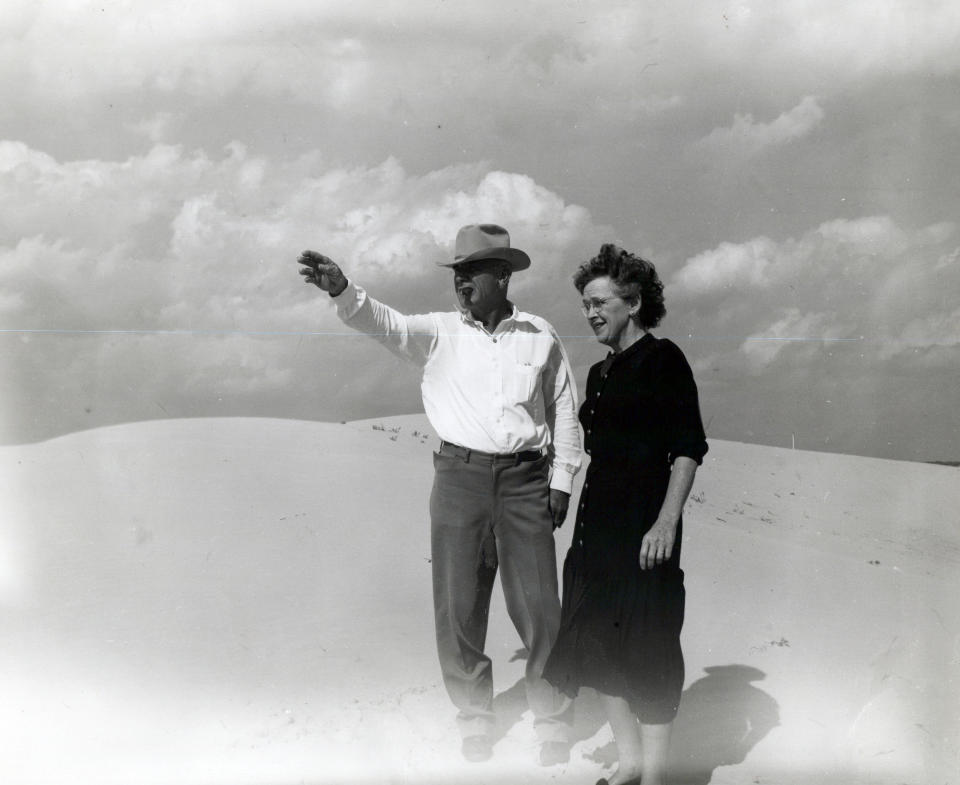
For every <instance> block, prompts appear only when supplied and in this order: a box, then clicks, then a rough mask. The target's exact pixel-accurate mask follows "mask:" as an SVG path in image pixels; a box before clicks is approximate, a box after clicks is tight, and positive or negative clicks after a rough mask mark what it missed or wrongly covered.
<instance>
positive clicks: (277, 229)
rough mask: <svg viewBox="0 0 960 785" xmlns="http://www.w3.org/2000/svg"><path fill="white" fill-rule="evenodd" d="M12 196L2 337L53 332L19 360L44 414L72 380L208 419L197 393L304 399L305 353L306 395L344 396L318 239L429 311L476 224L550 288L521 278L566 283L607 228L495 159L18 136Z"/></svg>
mask: <svg viewBox="0 0 960 785" xmlns="http://www.w3.org/2000/svg"><path fill="white" fill-rule="evenodd" d="M0 199H2V200H3V202H4V203H5V204H9V205H10V206H11V209H10V210H9V212H8V213H7V215H6V216H5V217H6V218H7V219H8V220H6V221H5V222H4V225H3V229H2V231H0V291H2V292H4V293H5V294H4V296H3V297H0V327H2V328H3V329H4V330H6V331H8V335H11V336H12V335H22V336H25V337H30V336H34V337H36V336H37V335H38V334H40V335H46V336H48V337H47V338H45V339H43V340H41V339H40V338H36V339H35V340H33V341H32V342H31V343H30V344H29V346H28V345H26V344H21V345H18V347H17V348H16V351H12V352H9V353H8V354H7V358H6V359H7V362H8V363H10V364H11V368H10V369H9V371H10V374H11V377H10V378H20V379H22V380H26V381H25V382H24V383H25V384H28V385H29V386H30V388H31V389H36V390H43V391H44V392H43V393H42V394H41V395H39V396H37V398H36V401H37V402H43V401H46V402H47V403H48V404H49V406H50V407H54V406H55V405H56V395H55V394H53V393H51V392H50V391H54V392H55V391H57V390H62V379H64V378H70V379H71V380H72V382H71V384H73V385H75V386H78V387H80V388H83V387H84V386H86V387H87V388H88V390H87V392H84V393H83V395H85V396H88V397H89V396H91V395H93V394H94V391H95V390H101V391H102V390H116V391H118V392H119V394H121V395H125V394H126V393H125V391H124V388H125V384H127V382H126V381H125V380H132V379H135V380H136V386H137V388H138V393H137V395H138V396H139V397H140V398H141V399H142V400H144V401H146V402H148V406H147V408H148V409H149V412H141V416H147V415H148V414H149V415H151V416H155V415H156V414H157V411H155V410H154V409H155V404H154V403H153V402H154V401H159V402H161V404H160V409H161V410H164V406H166V404H163V403H162V402H163V401H168V402H169V401H170V399H171V397H173V398H175V399H177V400H178V401H179V402H180V404H181V405H180V408H179V411H181V412H182V411H183V409H187V410H189V403H188V399H191V398H192V400H193V401H194V402H195V404H196V402H197V401H200V402H201V405H200V406H199V409H201V410H203V409H204V405H203V404H202V402H203V401H207V402H208V403H209V402H211V401H217V400H219V399H221V398H234V399H236V398H237V397H244V396H246V398H247V400H250V399H251V396H268V395H270V394H275V395H281V394H291V391H292V390H293V388H295V387H296V386H297V385H298V384H302V383H303V377H304V371H303V367H302V365H301V364H302V363H304V362H308V360H309V358H310V357H311V356H312V357H314V358H315V359H317V360H318V362H317V364H316V365H310V366H308V370H307V371H306V373H305V375H306V377H308V378H309V379H310V380H311V383H312V384H316V385H317V386H319V387H322V388H324V389H326V390H327V393H328V394H333V393H335V391H336V390H337V389H338V387H342V384H335V383H334V381H333V379H332V376H331V375H330V374H329V373H325V371H324V369H323V367H322V363H320V362H319V357H321V356H322V357H326V358H327V360H329V361H330V362H336V363H337V365H336V368H337V369H339V370H341V371H342V372H343V373H344V374H345V375H347V376H349V375H350V373H351V372H352V371H355V370H356V366H357V362H354V361H353V360H352V359H351V353H346V354H345V353H344V352H343V343H342V341H341V340H340V339H338V338H334V337H333V336H335V335H338V334H340V333H343V332H344V328H343V326H342V325H341V324H340V323H339V321H338V320H337V319H336V318H335V316H334V315H333V313H332V308H331V306H330V305H329V303H328V302H327V300H326V298H324V297H322V296H320V294H319V292H318V291H317V290H315V289H312V288H307V287H305V286H304V285H303V283H302V282H301V279H300V277H299V276H298V274H297V271H298V267H297V265H296V263H295V262H296V259H297V256H298V255H299V252H300V251H301V250H303V249H304V248H305V247H312V248H315V249H317V250H321V251H323V252H324V253H327V254H328V255H330V256H332V257H333V258H335V259H337V260H338V261H339V262H341V264H342V265H343V266H344V268H345V269H346V270H347V271H348V274H349V275H350V276H351V277H352V278H354V279H355V280H357V281H358V282H360V283H362V284H366V285H367V286H368V287H369V288H371V289H373V290H375V291H376V293H377V294H378V295H379V296H380V297H381V298H382V299H384V300H386V301H387V302H391V303H394V304H397V305H399V306H401V307H406V309H407V310H410V309H412V308H418V309H421V310H423V309H428V308H433V307H440V308H446V307H451V305H452V295H451V294H450V293H449V292H448V291H447V288H448V287H447V283H448V282H447V277H448V276H445V275H443V274H441V272H440V271H439V270H438V269H437V267H436V262H438V261H446V260H448V259H449V258H451V256H452V252H453V250H452V247H453V240H454V237H455V235H456V231H457V229H458V228H459V227H460V226H461V225H463V224H465V223H471V222H475V221H479V220H482V221H492V222H497V223H502V224H504V225H505V226H507V227H508V228H509V229H510V231H511V235H512V237H513V241H514V244H515V245H517V246H518V247H522V248H524V249H525V250H527V251H528V253H530V254H531V256H532V257H533V258H534V260H535V263H536V265H537V270H538V272H539V275H538V276H537V281H536V282H533V281H526V280H523V279H521V277H519V276H518V283H517V287H516V288H517V290H518V291H522V290H523V287H524V286H528V287H530V288H531V289H532V290H533V291H538V289H539V288H542V287H543V286H544V285H545V282H547V283H548V282H549V281H550V280H552V278H551V276H553V275H554V273H556V274H557V275H559V274H560V273H561V272H562V274H563V276H564V277H565V276H566V273H568V272H569V271H568V270H567V266H569V259H571V258H579V257H582V256H584V255H585V254H586V253H587V249H588V248H593V247H594V246H595V245H598V244H599V243H600V242H601V240H602V239H604V238H605V237H607V236H608V235H609V230H608V229H606V228H604V227H601V226H597V225H596V224H594V222H593V220H592V218H591V216H590V214H589V212H588V211H587V210H585V209H584V208H582V207H579V206H577V205H571V204H569V203H567V202H565V200H563V199H562V198H561V197H560V196H558V195H557V194H555V193H553V192H552V191H550V190H549V189H547V188H544V187H543V186H541V185H539V184H538V183H536V182H535V181H534V180H533V179H532V178H530V177H528V176H526V175H521V174H516V173H511V172H505V171H497V170H490V169H489V168H488V167H487V166H486V165H484V164H472V165H462V166H451V167H447V168H445V169H442V170H437V171H433V172H428V173H426V174H423V175H412V174H409V173H407V172H406V171H405V170H404V169H403V167H402V166H401V165H400V164H399V163H398V162H397V161H396V160H393V159H388V160H386V161H384V162H382V163H381V164H379V165H375V166H369V167H353V168H349V169H347V168H338V167H328V166H327V165H326V164H325V163H324V161H323V160H322V158H321V157H320V156H318V155H316V154H310V155H307V156H301V157H298V158H296V159H293V160H289V161H273V160H267V159H265V158H263V157H257V156H252V155H250V154H249V153H248V151H247V150H246V148H245V147H244V146H243V145H241V144H239V143H231V144H230V145H228V146H227V147H226V148H225V149H224V150H222V151H220V153H219V154H217V155H211V154H209V153H207V152H206V151H203V150H193V151H189V152H188V151H186V150H184V149H183V148H182V147H180V146H171V145H155V146H154V147H152V148H151V149H150V150H148V151H147V152H145V153H143V154H141V155H135V156H132V157H130V158H128V159H126V160H123V161H99V160H85V161H58V160H56V159H55V158H53V157H52V156H49V155H46V154H44V153H41V152H39V151H36V150H33V149H31V148H29V147H28V146H26V145H24V144H22V143H16V142H5V143H2V144H0ZM558 271H559V272H558ZM534 283H536V285H534ZM50 331H55V332H56V333H57V334H59V335H61V336H62V337H61V338H60V339H59V340H57V341H54V340H53V339H52V338H51V337H49V336H50ZM313 332H320V333H328V334H330V335H331V339H330V341H329V342H327V343H326V344H324V345H323V346H321V347H319V348H320V352H319V355H318V354H317V353H316V352H317V348H318V347H317V345H316V344H312V345H311V351H310V353H309V354H308V353H306V352H305V353H304V354H303V355H300V356H299V357H298V350H299V344H298V343H296V342H291V341H280V340H278V339H277V340H275V339H274V338H275V337H276V336H283V335H296V334H300V335H303V334H309V333H313ZM71 335H73V336H80V335H85V336H98V337H97V338H95V339H94V338H90V339H89V340H86V341H85V342H82V341H80V340H78V339H72V338H70V337H69V336H71ZM131 336H139V337H137V338H136V340H134V338H133V337H131ZM272 336H273V337H272ZM7 340H10V339H9V338H8V339H7ZM68 343H69V344H70V345H71V346H72V347H73V348H74V349H75V350H76V351H77V353H76V354H73V353H71V352H69V351H66V349H65V346H66V345H67V344H68ZM334 343H337V346H336V348H335V347H334ZM371 343H372V342H371ZM172 347H176V349H175V350H172ZM377 351H380V350H379V349H377ZM64 352H66V353H64ZM356 356H357V357H362V358H363V360H362V361H363V362H369V357H368V355H365V354H363V353H362V352H361V353H358V354H357V355H356ZM379 369H380V370H379V373H381V374H390V373H392V372H393V371H392V370H391V367H390V366H387V365H381V366H379ZM319 376H324V377H325V378H324V379H323V381H322V382H317V378H318V377H319ZM81 380H86V382H83V381H81ZM83 395H82V396H81V397H83ZM74 405H75V406H79V405H80V404H79V402H77V403H76V404H74ZM132 408H133V409H136V406H132ZM52 416H53V415H52V414H51V417H52Z"/></svg>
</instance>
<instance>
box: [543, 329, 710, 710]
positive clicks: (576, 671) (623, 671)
mask: <svg viewBox="0 0 960 785" xmlns="http://www.w3.org/2000/svg"><path fill="white" fill-rule="evenodd" d="M580 422H581V424H582V425H583V429H584V442H585V446H586V450H587V453H589V455H590V464H589V467H588V469H587V474H586V478H585V480H584V484H583V490H582V491H581V495H580V501H579V505H578V507H577V514H576V525H575V529H574V533H573V542H572V544H571V547H570V550H569V551H568V553H567V557H566V560H565V562H564V567H563V610H562V614H561V620H560V632H559V634H558V637H557V641H556V644H555V645H554V648H553V651H552V653H551V655H550V658H549V659H548V661H547V664H546V667H545V669H544V673H543V676H544V678H545V679H546V680H547V681H549V682H550V683H552V684H554V685H555V686H556V687H557V688H558V689H560V690H561V691H562V692H564V693H566V694H568V695H570V696H575V695H576V694H577V692H578V691H579V689H580V687H593V688H594V689H596V690H598V691H600V692H602V693H605V694H607V695H615V696H619V697H623V698H625V699H626V700H627V701H628V703H629V704H630V706H631V708H632V709H633V711H635V712H636V713H637V715H638V716H639V717H640V719H641V721H642V722H644V723H651V724H659V723H665V722H670V721H671V720H672V719H673V718H674V717H675V716H676V713H677V707H678V706H679V703H680V694H681V692H682V690H683V678H684V669H683V653H682V651H681V649H680V629H681V627H682V626H683V614H684V604H685V592H684V586H683V571H682V570H681V569H680V544H681V540H682V536H683V523H682V520H681V522H680V523H679V524H678V525H677V538H676V543H675V544H674V547H673V553H672V554H671V556H670V559H669V560H667V561H666V562H664V563H663V564H661V565H658V566H657V567H655V568H653V569H649V570H641V569H640V566H639V555H640V545H641V543H642V541H643V536H644V534H646V532H647V531H648V530H649V529H650V527H651V526H652V525H653V524H654V522H655V521H656V519H657V516H658V515H659V513H660V507H661V505H662V504H663V500H664V498H665V496H666V490H667V484H668V483H669V480H670V468H671V465H672V463H673V461H674V459H675V458H677V457H679V456H681V455H685V456H687V457H689V458H692V459H693V460H695V461H696V462H697V463H698V464H700V463H702V461H703V456H704V455H705V454H706V452H707V442H706V437H705V434H704V430H703V423H702V421H701V418H700V407H699V402H698V396H697V387H696V384H695V382H694V380H693V373H692V372H691V370H690V366H689V365H688V364H687V361H686V358H685V357H684V356H683V352H681V350H680V348H679V347H678V346H677V345H676V344H674V343H672V342H671V341H669V340H667V339H658V338H654V336H653V335H651V334H649V333H647V334H645V335H644V336H643V337H642V338H640V339H639V340H637V341H636V342H635V343H633V344H632V345H631V346H629V347H628V348H627V349H626V350H624V351H623V352H620V353H619V354H614V355H611V356H609V357H608V358H607V359H606V360H605V361H604V362H601V363H597V364H596V365H594V366H593V367H592V368H591V369H590V374H589V376H588V378H587V392H586V400H585V402H584V403H583V405H582V406H581V407H580Z"/></svg>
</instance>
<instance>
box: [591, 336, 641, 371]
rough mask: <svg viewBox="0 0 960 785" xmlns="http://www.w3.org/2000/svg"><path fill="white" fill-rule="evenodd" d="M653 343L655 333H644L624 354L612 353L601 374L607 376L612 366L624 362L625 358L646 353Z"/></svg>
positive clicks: (606, 359) (605, 361)
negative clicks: (642, 352) (641, 352)
mask: <svg viewBox="0 0 960 785" xmlns="http://www.w3.org/2000/svg"><path fill="white" fill-rule="evenodd" d="M653 341H654V337H653V333H644V334H643V335H641V336H640V337H639V338H637V340H635V341H634V342H633V343H632V344H630V345H629V346H628V347H627V348H626V349H624V350H623V351H622V352H614V351H611V352H610V353H609V354H608V355H607V356H606V358H605V359H604V361H603V365H602V366H601V373H602V374H603V375H604V376H606V375H607V372H608V371H609V370H610V367H611V366H613V365H616V364H617V363H620V362H622V361H623V359H624V358H625V357H632V356H633V355H635V354H636V353H637V352H640V351H646V348H647V347H649V346H650V345H651V344H652V343H653Z"/></svg>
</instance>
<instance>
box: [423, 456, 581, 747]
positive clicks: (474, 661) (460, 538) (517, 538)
mask: <svg viewBox="0 0 960 785" xmlns="http://www.w3.org/2000/svg"><path fill="white" fill-rule="evenodd" d="M547 460H548V459H547V458H546V456H544V457H541V458H539V459H536V460H533V461H523V462H509V461H504V460H502V459H497V460H495V461H491V460H490V459H489V458H487V459H483V458H479V459H478V458H477V457H476V456H470V457H468V458H465V457H464V456H463V455H458V454H454V452H453V450H450V449H448V448H447V446H446V445H443V446H441V449H440V452H438V453H434V468H435V470H436V475H435V478H434V483H433V491H432V493H431V495H430V518H431V550H432V566H433V603H434V611H435V616H436V632H437V652H438V654H439V657H440V669H441V672H442V674H443V681H444V685H445V686H446V688H447V692H448V694H449V695H450V699H451V700H452V701H453V704H454V705H455V706H456V707H457V709H459V714H458V716H457V723H458V725H459V727H460V732H461V734H462V735H463V737H464V738H466V737H469V736H476V735H486V734H489V733H490V732H491V731H492V729H493V726H494V723H495V716H494V713H493V671H492V664H491V661H490V658H489V657H487V656H486V654H484V651H483V649H484V643H485V641H486V636H487V618H488V614H489V610H490V596H491V592H492V590H493V582H494V578H495V577H496V575H497V569H498V566H499V571H500V582H501V585H502V586H503V594H504V598H505V600H506V605H507V611H508V613H509V614H510V619H511V621H512V622H513V624H514V626H515V627H516V629H517V632H518V633H519V635H520V640H521V641H522V642H523V645H524V646H525V647H526V648H527V650H528V652H529V658H528V659H527V666H526V673H525V678H524V683H525V687H526V694H527V702H528V704H529V706H530V709H531V710H532V712H533V716H534V726H535V728H536V731H537V735H538V737H539V738H540V740H541V741H567V740H568V739H569V734H570V720H571V717H570V715H571V713H572V712H571V706H570V704H571V701H570V698H568V697H566V696H565V695H563V694H562V693H560V692H558V691H557V690H556V689H555V688H554V687H553V686H552V685H550V684H548V683H547V682H546V681H544V680H543V679H542V678H541V677H540V674H541V673H542V671H543V666H544V663H545V662H546V660H547V657H548V656H549V654H550V650H551V648H552V647H553V643H554V641H555V640H556V636H557V630H558V629H559V625H560V600H559V596H558V586H557V564H556V551H555V550H554V542H553V520H552V517H551V515H550V509H549V487H548V477H547V472H548V466H547Z"/></svg>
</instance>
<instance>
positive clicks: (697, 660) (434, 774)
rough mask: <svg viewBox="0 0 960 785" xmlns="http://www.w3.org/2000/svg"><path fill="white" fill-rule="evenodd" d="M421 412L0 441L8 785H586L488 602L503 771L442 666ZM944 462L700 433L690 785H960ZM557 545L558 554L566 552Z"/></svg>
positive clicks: (597, 751) (593, 761) (175, 424)
mask: <svg viewBox="0 0 960 785" xmlns="http://www.w3.org/2000/svg"><path fill="white" fill-rule="evenodd" d="M435 445H436V439H435V437H434V436H433V434H432V433H431V432H430V430H429V428H428V426H427V425H426V423H425V420H424V419H423V417H422V416H413V415H412V416H408V417H398V418H386V419H383V420H375V421H364V422H354V423H348V424H329V423H312V422H293V421H285V420H267V419H223V420H171V421H157V422H149V423H138V424H132V425H123V426H117V427H112V428H103V429H98V430H93V431H87V432H83V433H76V434H72V435H69V436H64V437H61V438H58V439H54V440H51V441H47V442H43V443H39V444H33V445H27V446H16V447H3V448H0V516H2V517H0V613H2V616H3V631H4V632H3V635H4V645H3V647H2V648H0V658H2V661H0V666H2V667H0V682H2V685H0V690H2V693H0V694H2V696H3V699H2V703H0V731H2V733H3V737H4V751H3V753H2V754H0V782H10V783H23V785H29V784H32V783H57V784H59V783H64V784H66V783H70V784H72V783H91V784H93V783H96V784H97V785H100V784H101V783H103V784H107V783H118V784H119V783H123V784H124V785H135V784H136V783H158V784H159V783H230V784H231V785H234V784H235V783H299V782H304V783H349V782H370V783H386V782H390V783H431V782H437V783H439V782H445V783H449V782H464V783H467V782H470V783H492V782H503V783H540V782H553V783H559V785H565V784H566V783H570V784H571V785H573V783H578V784H579V783H592V782H594V781H595V780H596V779H597V777H599V776H601V774H602V773H603V771H604V769H603V767H604V766H609V765H612V764H613V763H614V762H615V760H616V750H615V748H614V747H613V745H612V743H611V736H610V733H609V729H607V728H606V727H604V726H603V723H602V720H601V718H600V717H599V715H598V713H597V710H596V706H595V704H594V702H593V701H592V700H591V696H590V695H589V694H585V695H584V696H582V699H581V700H580V701H578V720H577V734H578V741H577V744H576V745H575V747H574V751H573V755H572V758H571V762H570V763H569V764H568V765H566V766H561V767H554V768H552V769H541V768H539V767H538V766H537V765H536V764H535V762H534V761H535V755H536V749H537V748H536V741H535V739H534V735H533V730H532V725H531V719H530V715H529V713H528V712H526V711H525V706H524V702H523V693H522V688H521V687H520V686H519V680H520V678H521V675H522V670H523V652H522V651H521V650H519V647H520V643H519V640H518V638H517V636H516V633H515V632H514V631H513V629H512V628H511V626H510V623H509V620H508V619H507V617H506V612H505V610H504V609H503V606H502V600H501V599H500V597H499V595H498V596H497V598H496V600H495V606H494V609H493V611H492V618H491V627H490V637H489V643H488V651H489V652H490V653H491V654H492V656H493V657H494V677H495V681H496V686H497V691H498V697H497V709H498V714H499V716H500V721H501V728H500V734H501V738H500V739H499V740H498V741H497V744H496V747H495V757H494V759H493V760H492V761H491V762H489V763H485V764H480V765H471V764H466V763H464V762H462V760H461V759H460V757H459V751H458V739H457V736H456V730H455V727H454V723H453V710H452V708H451V707H450V705H449V703H448V702H447V699H446V696H445V694H444V692H443V689H442V686H441V684H440V679H439V673H438V667H437V665H436V660H435V655H434V649H433V630H432V618H431V604H430V579H429V571H430V565H429V536H428V535H429V531H428V525H427V517H426V509H427V496H428V493H429V488H430V482H431V475H432V469H431V462H430V452H431V449H433V448H434V447H435ZM958 472H960V469H957V468H953V467H947V466H933V465H924V464H915V463H904V462H896V461H883V460H876V459H869V458H859V457H853V456H844V455H834V454H825V453H810V452H802V451H791V450H783V449H777V448H770V447H758V446H754V445H748V444H739V443H733V442H721V441H713V442H712V443H711V452H710V454H709V455H708V457H707V460H706V461H705V464H704V466H703V468H702V469H701V471H700V473H699V475H698V478H697V483H696V486H695V488H694V494H693V497H692V498H691V500H690V502H689V503H688V506H687V512H686V516H687V517H686V530H685V542H684V567H685V569H686V572H687V587H688V595H689V599H688V603H689V604H688V614H687V622H686V626H685V631H684V646H685V652H686V657H687V685H686V691H685V695H684V702H683V705H682V708H681V714H680V717H679V718H678V721H677V728H676V737H675V744H674V756H675V768H676V770H677V771H678V772H682V773H683V780H682V781H684V782H689V783H701V784H703V785H705V784H706V783H708V782H713V783H771V784H773V783H890V784H891V785H893V784H894V783H896V784H898V785H899V784H900V783H910V785H921V784H923V785H926V784H927V783H932V784H934V785H939V784H940V783H955V782H960V778H958V775H957V772H958V771H960V757H958V750H960V720H958V715H960V699H958V688H960V635H958V633H960V603H958V601H957V599H956V596H957V593H958V588H960V586H958V584H960V579H958V577H957V576H958V574H960V572H958V569H957V568H958V566H960V533H958V529H957V517H958V516H957V512H956V511H957V508H958V506H960V505H958V503H960V491H958V490H957V487H958V482H957V480H958V477H960V474H958ZM570 530H571V526H570V524H569V523H568V525H567V526H565V527H564V528H563V529H562V530H561V532H560V534H559V536H558V541H557V548H558V553H560V554H561V556H562V554H563V552H565V550H566V546H567V542H568V538H569V536H570Z"/></svg>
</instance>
